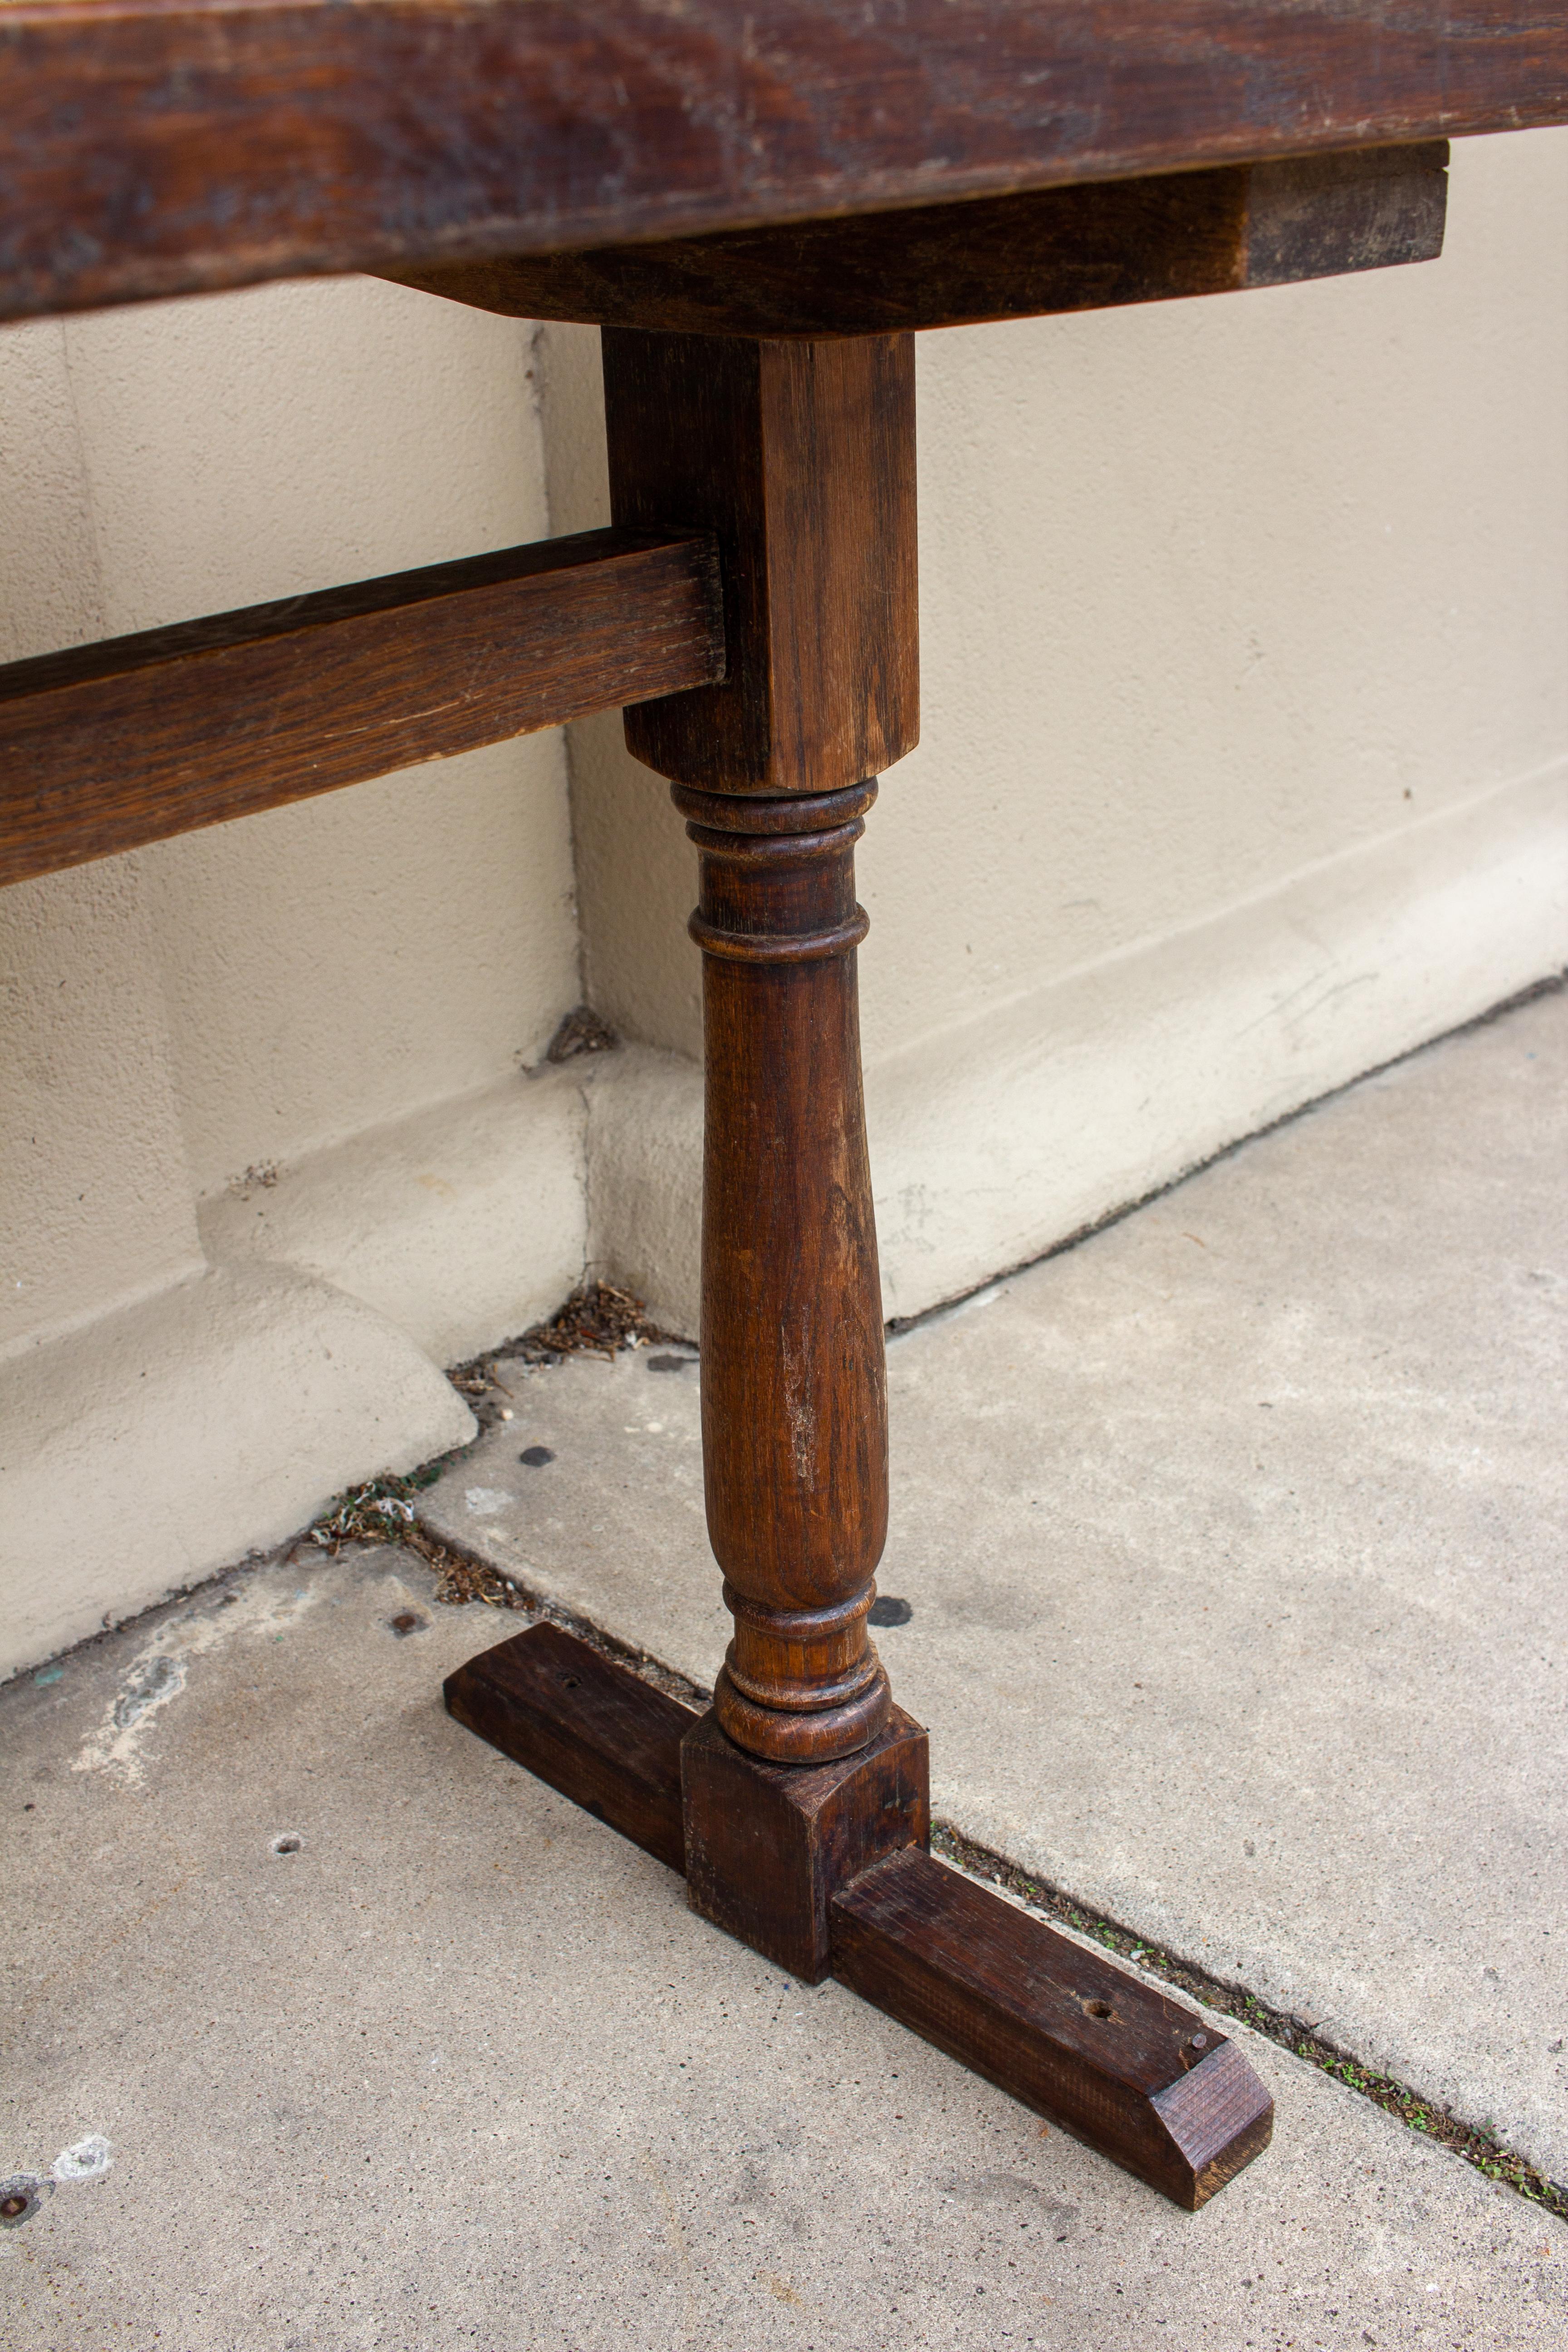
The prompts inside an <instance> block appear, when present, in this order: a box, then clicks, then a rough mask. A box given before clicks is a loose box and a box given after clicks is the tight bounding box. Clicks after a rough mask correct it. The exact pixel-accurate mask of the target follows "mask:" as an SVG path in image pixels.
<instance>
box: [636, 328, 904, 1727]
mask: <svg viewBox="0 0 1568 2352" xmlns="http://www.w3.org/2000/svg"><path fill="white" fill-rule="evenodd" d="M604 354H605V417H606V424H607V426H608V439H609V459H610V489H611V503H612V508H613V510H614V513H615V515H616V520H617V521H618V522H622V523H625V524H626V525H628V526H634V525H637V524H640V523H641V522H642V520H643V519H644V518H646V517H647V516H649V515H656V514H657V515H659V516H661V517H663V518H665V519H666V522H667V524H668V523H669V522H673V521H689V522H690V523H691V524H692V526H693V527H697V526H701V527H704V528H707V529H709V530H712V531H713V533H714V535H715V536H716V538H717V540H718V542H719V547H720V552H721V566H722V571H723V577H724V604H725V610H724V635H725V645H726V649H727V658H728V662H729V669H728V672H727V675H726V677H725V681H724V684H723V685H722V686H721V687H717V688H702V689H700V690H699V691H697V692H695V693H689V694H682V695H678V696H674V697H672V698H670V700H669V702H668V707H665V706H661V705H659V704H657V703H647V704H645V705H643V706H642V707H641V708H640V709H632V710H628V711H627V713H626V741H627V744H628V746H629V747H630V749H631V750H632V751H634V752H635V753H636V755H637V758H639V759H641V760H644V761H647V764H648V765H649V766H650V767H654V768H657V769H658V770H659V771H660V772H662V773H664V774H666V775H669V776H673V777H675V778H677V779H679V782H678V783H677V786H676V791H675V800H676V803H677V805H678V807H679V808H680V809H681V810H682V811H683V813H684V814H686V816H687V817H688V818H689V820H690V824H689V832H690V834H691V837H692V839H693V840H694V841H695V842H696V844H697V848H698V853H699V856H698V866H699V874H700V887H701V897H700V903H699V906H698V909H697V913H696V914H695V915H694V916H693V918H692V924H691V929H692V936H693V937H694V938H695V939H696V940H697V941H698V943H699V945H700V947H701V949H702V950H703V1008H704V1011H703V1019H704V1030H705V1036H706V1041H707V1044H706V1067H707V1116H706V1126H705V1142H704V1160H703V1167H704V1175H703V1209H702V1234H703V1239H702V1267H703V1271H702V1432H703V1469H704V1477H705V1481H706V1488H707V1502H708V1527H709V1533H710V1537H711V1538H712V1543H713V1549H714V1551H715V1553H716V1555H717V1557H718V1559H719V1563H720V1566H721V1568H722V1570H723V1571H724V1576H725V1592H724V1597H725V1601H726V1604H727V1606H728V1607H729V1609H730V1610H731V1614H732V1615H733V1617H734V1619H735V1638H734V1641H733V1643H731V1648H730V1653H729V1656H728V1658H727V1660H726V1663H725V1666H724V1670H723V1672H722V1673H721V1675H720V1677H719V1681H718V1685H717V1687H716V1689H715V1692H714V1704H715V1706H716V1707H717V1709H718V1713H719V1717H720V1721H721V1724H722V1726H723V1728H724V1730H725V1732H726V1733H727V1734H728V1735H729V1737H730V1738H731V1739H732V1740H734V1741H735V1742H736V1743H737V1744H738V1745H739V1746H740V1747H742V1748H746V1749H747V1750H749V1751H750V1752H751V1753H752V1754H754V1755H758V1756H763V1757H765V1758H768V1759H771V1760H773V1761H775V1762H792V1763H796V1764H805V1763H807V1762H812V1763H816V1762H821V1761H824V1760H826V1759H829V1758H832V1757H837V1756H841V1755H846V1754H849V1753H851V1752H853V1751H854V1750H856V1749H858V1748H862V1747H864V1746H865V1745H866V1744H867V1742H868V1740H870V1739H872V1738H874V1737H875V1736H876V1734H877V1733H878V1732H879V1730H880V1728H881V1727H882V1726H883V1724H884V1723H885V1722H886V1721H887V1718H888V1710H889V1704H890V1701H889V1692H888V1685H887V1680H886V1677H885V1676H884V1675H883V1674H882V1671H881V1668H880V1666H879V1663H878V1660H877V1654H876V1652H875V1650H874V1649H873V1648H872V1647H871V1645H870V1643H869V1642H868V1640H867V1637H866V1616H867V1612H868V1610H869V1608H870V1605H871V1601H872V1597H873V1585H872V1578H873V1576H874V1574H875V1571H876V1567H877V1562H878V1559H879V1558H880V1555H881V1549H882V1544H883V1540H884V1538H885V1536H886V1532H887V1508H888V1502H887V1481H888V1472H887V1396H886V1382H885V1374H884V1367H883V1354H882V1307H881V1292H880V1286H879V1279H878V1272H877V1243H876V1228H875V1223H874V1220H873V1217H872V1211H871V1184H870V1171H869V1166H868V1160H867V1154H866V1128H865V1112H864V1107H863V1101H862V1090H861V1076H860V1045H859V1025H858V997H857V990H856V971H855V949H856V947H857V945H858V941H859V940H860V939H861V937H862V935H863V934H864V931H865V929H866V919H865V917H864V915H863V914H862V913H861V911H860V909H859V908H858V907H857V905H856V903H855V884H854V848H855V844H856V841H857V840H858V837H859V835H860V832H861V830H862V825H861V819H862V816H863V814H864V812H865V810H866V809H867V808H868V807H869V805H870V803H871V801H872V799H873V798H874V797H875V790H876V787H875V784H874V783H873V782H868V781H863V780H865V779H869V778H871V777H872V776H873V775H874V774H875V772H876V771H877V770H878V769H879V768H880V767H882V766H884V765H885V764H886V763H887V762H888V761H890V760H893V759H896V758H898V757H899V755H900V752H902V751H905V750H907V749H908V747H909V745H910V743H912V742H913V740H914V738H915V731H916V725H917V702H918V671H917V662H918V642H917V626H916V591H915V535H914V509H915V482H914V380H913V341H912V338H910V336H907V335H894V336H876V337H868V338H867V339H865V340H863V341H845V342H786V341H743V340H740V339H734V338H718V337H712V336H702V335H657V334H645V333H641V332H639V331H636V330H634V329H618V328H617V329H607V330H606V331H605V336H604Z"/></svg>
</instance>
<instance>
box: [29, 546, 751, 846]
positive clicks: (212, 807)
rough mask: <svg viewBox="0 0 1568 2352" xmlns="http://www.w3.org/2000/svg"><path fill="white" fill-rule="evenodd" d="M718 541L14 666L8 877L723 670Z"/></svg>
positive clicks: (452, 583)
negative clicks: (716, 546) (716, 545)
mask: <svg viewBox="0 0 1568 2352" xmlns="http://www.w3.org/2000/svg"><path fill="white" fill-rule="evenodd" d="M723 669H724V660H723V630H722V618H721V608H720V593H719V583H718V568H717V553H716V550H715V547H714V543H713V541H712V540H711V539H710V538H707V537H702V536H696V537H693V536H683V537H680V538H676V539H671V538H669V537H668V536H666V537H664V538H659V537H656V536H653V535H650V534H647V533H637V532H628V531H613V530H605V531H585V532H583V533H581V534H580V535H578V536H577V537H574V538H571V539H557V540H546V541H542V542H540V543H539V544H537V545H534V546H531V547H520V548H510V549H506V550H503V551H500V553H497V554H493V555H479V556H474V557H471V558H469V559H468V561H466V562H458V563H439V564H434V565H431V566H430V567H428V568H427V569H425V570H421V571H417V572H398V573H396V574H395V575H394V576H392V577H390V578H387V579H383V580H368V581H362V582H360V583H356V584H355V585H353V586H352V587H345V588H333V589H328V590H326V591H325V592H323V593H321V594H317V595H310V596H296V597H290V598H288V599H287V600H285V601H284V602H282V603H279V604H258V605H253V606H252V607H251V608H250V609H249V610H248V611H246V612H239V613H223V614H217V615H216V617H214V618H212V619H210V620H205V621H192V622H188V623H185V624H183V625H180V626H178V627H175V628H169V629H153V630H150V631H147V632H145V633H144V634H142V635H137V636H130V637H117V638H113V639H110V640H109V641H108V642H107V643H104V644H100V645H91V646H78V647H74V648H73V649H72V650H70V651H69V652H67V653H60V654H49V655H46V656H44V657H43V658H42V659H40V660H36V661H26V662H15V663H13V664H11V666H10V667H8V668H5V669H0V883H4V882H16V881H20V880H22V879H24V878H25V877H28V876H30V875H36V874H44V873H48V872H50V871H52V870H53V869H54V868H56V867H58V866H74V865H79V864H81V863H82V862H83V861H84V860H86V859H89V858H93V857H105V856H110V855H111V854H113V853H114V852H116V851H119V850H124V849H134V848H139V847H140V846H142V845H143V844H144V843H147V842H150V841H161V840H163V839H165V838H167V837H168V836H169V835H173V834H178V833H187V832H190V831H192V830H193V829H194V828H195V827H196V826H199V825H207V824H223V823H225V822H226V820H227V819H229V818H231V817H237V816H248V815H252V814H255V813H256V812H257V811H258V810H259V809H266V808H276V807H279V806H280V805H281V804H283V803H286V802H289V801H297V800H303V799H306V798H308V797H309V796H310V795H311V794H312V793H324V792H331V791H335V790H336V789H337V788H338V787H339V786H340V785H343V784H353V783H359V782H363V781H364V780H365V779H367V778H369V777H372V776H380V775H384V774H386V773H387V772H389V771H391V770H393V769H396V768H405V767H409V766H412V765H414V764H415V763H416V762H417V761H424V760H435V759H443V758H446V757H448V756H449V755H450V754H451V753H453V752H456V751H469V750H472V749H473V747H474V746H475V745H477V744H480V743H494V742H498V741H500V740H503V739H504V738H506V737H508V736H512V735H522V734H526V733H528V732H529V731H530V730H532V729H535V728H540V727H552V726H555V725H557V724H559V723H560V722H561V721H562V720H564V719H574V718H577V717H579V716H581V715H582V714H583V713H584V712H586V711H589V710H600V709H605V708H606V707H614V706H615V705H616V704H618V703H624V702H627V701H637V700H639V699H641V698H643V697H644V696H646V695H647V694H649V693H653V694H659V693H668V692H670V691H671V690H673V689H676V688H689V687H690V686H691V685H692V684H693V683H694V681H696V680H698V679H710V678H716V677H722V676H723Z"/></svg>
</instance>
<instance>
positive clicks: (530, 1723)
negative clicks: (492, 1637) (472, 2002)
mask: <svg viewBox="0 0 1568 2352" xmlns="http://www.w3.org/2000/svg"><path fill="white" fill-rule="evenodd" d="M443 1688H444V1692H445V1696H446V1700H447V1709H448V1711H449V1712H450V1713H451V1714H452V1715H454V1716H455V1717H457V1719H458V1722H459V1723H461V1724H465V1725H466V1726H467V1727H468V1730H470V1731H474V1732H477V1733H478V1734H479V1738H481V1739H488V1740H489V1743H490V1746H491V1747H492V1748H500V1750H501V1753H502V1754H503V1755H505V1756H510V1757H511V1758H512V1759H513V1760H514V1762H516V1763H519V1764H522V1765H526V1767H527V1768H528V1769H529V1771H531V1772H533V1773H536V1774H537V1775H538V1777H539V1779H540V1780H547V1781H548V1782H549V1784H550V1786H551V1787H552V1789H559V1790H560V1791H561V1793H562V1795H563V1797H570V1798H571V1799H572V1801H573V1802H574V1804H578V1805H582V1806H583V1807H584V1809H585V1811H588V1812H590V1813H592V1814H593V1815H594V1817H595V1820H596V1821H601V1822H608V1824H609V1826H610V1828H611V1829H614V1830H619V1831H620V1832H621V1835H622V1836H623V1837H628V1838H630V1839H631V1841H632V1843H633V1844H634V1845H640V1846H641V1847H642V1848H643V1849H644V1851H645V1852H646V1853H651V1854H656V1855H657V1856H658V1860H659V1861H660V1862H665V1863H668V1864H669V1867H670V1869H671V1870H680V1869H682V1868H683V1867H684V1843H683V1840H684V1832H683V1829H682V1822H681V1808H680V1743H681V1740H682V1738H684V1737H685V1735H686V1733H687V1732H688V1731H689V1729H690V1728H691V1726H692V1724H693V1722H694V1721H695V1720H696V1719H697V1718H695V1717H693V1715H692V1714H691V1712H690V1710H689V1708H688V1707H684V1706H681V1705H680V1704H679V1700H676V1699H672V1698H667V1697H666V1696H664V1693H663V1692H662V1691H657V1690H655V1689H654V1688H653V1687H652V1685H650V1684H648V1683H645V1682H644V1681H642V1680H641V1678H640V1677H639V1676H638V1675H634V1674H633V1673H632V1672H631V1670H630V1668H629V1667H627V1666H619V1665H616V1664H615V1662H614V1661H613V1660H612V1659H609V1658H605V1657H602V1656H601V1655H600V1654H599V1652H598V1651H597V1650H591V1649H590V1648H589V1647H588V1644H587V1643H586V1642H579V1641H577V1640H576V1639H575V1638H574V1635H572V1634H570V1633H563V1632H562V1631H561V1629H560V1627H559V1626H556V1625H548V1624H541V1625H531V1626H530V1627H529V1629H528V1631H527V1632H526V1633H516V1634H514V1635H513V1636H512V1638H511V1640H510V1641H509V1642H500V1643H497V1645H496V1647H495V1648H494V1649H493V1650H484V1651H481V1653H480V1654H479V1656H478V1657H477V1658H470V1659H469V1660H468V1664H467V1665H464V1666H459V1667H458V1670H457V1672H456V1674H453V1675H447V1681H446V1683H445V1685H443Z"/></svg>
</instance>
